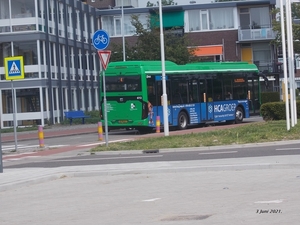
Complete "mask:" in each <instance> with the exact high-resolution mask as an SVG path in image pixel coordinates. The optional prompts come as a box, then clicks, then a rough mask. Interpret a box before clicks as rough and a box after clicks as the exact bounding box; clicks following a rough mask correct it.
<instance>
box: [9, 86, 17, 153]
mask: <svg viewBox="0 0 300 225" xmlns="http://www.w3.org/2000/svg"><path fill="white" fill-rule="evenodd" d="M11 94H12V98H11V102H12V105H13V118H14V135H15V151H17V150H18V141H17V122H16V120H17V119H16V104H15V103H16V99H15V98H16V95H15V91H14V85H13V81H12V80H11Z"/></svg>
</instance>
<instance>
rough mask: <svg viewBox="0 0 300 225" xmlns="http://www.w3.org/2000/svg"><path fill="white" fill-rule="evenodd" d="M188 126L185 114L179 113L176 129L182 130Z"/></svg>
mask: <svg viewBox="0 0 300 225" xmlns="http://www.w3.org/2000/svg"><path fill="white" fill-rule="evenodd" d="M187 125H188V117H187V115H186V113H185V112H180V113H179V115H178V129H179V130H184V129H186V128H187Z"/></svg>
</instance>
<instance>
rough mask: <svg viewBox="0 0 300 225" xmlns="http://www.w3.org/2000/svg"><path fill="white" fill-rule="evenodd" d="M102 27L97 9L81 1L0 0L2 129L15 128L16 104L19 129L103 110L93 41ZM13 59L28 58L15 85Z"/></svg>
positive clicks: (0, 110) (0, 116) (0, 119)
mask: <svg viewBox="0 0 300 225" xmlns="http://www.w3.org/2000/svg"><path fill="white" fill-rule="evenodd" d="M98 27H99V19H98V16H97V12H96V9H95V8H94V7H91V6H89V5H87V4H84V3H82V2H81V1H80V0H65V1H59V0H26V1H24V0H0V90H1V91H0V99H1V104H0V123H1V124H0V126H1V128H4V127H11V126H13V115H14V113H13V104H14V103H15V105H16V114H15V115H16V120H17V125H18V126H26V125H39V124H41V125H45V124H47V123H50V124H55V123H60V122H61V121H62V120H63V117H64V111H69V110H79V109H80V110H88V111H90V110H95V109H99V97H98V83H99V82H98V74H99V68H100V63H99V57H98V56H97V55H96V51H95V49H94V48H93V47H92V45H91V41H90V40H91V38H92V35H93V33H94V32H95V30H97V29H98ZM12 56H23V58H24V71H25V77H24V79H21V80H15V81H12V82H11V81H8V80H5V76H4V74H5V70H4V66H5V65H4V59H5V58H6V57H12ZM12 91H13V92H12ZM12 93H15V96H16V98H15V100H14V99H13V98H12V96H13V94H12Z"/></svg>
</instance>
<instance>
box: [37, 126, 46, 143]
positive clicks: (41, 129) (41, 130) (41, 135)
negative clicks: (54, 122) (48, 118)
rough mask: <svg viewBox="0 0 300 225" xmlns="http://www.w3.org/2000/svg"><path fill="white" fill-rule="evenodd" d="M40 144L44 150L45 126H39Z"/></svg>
mask: <svg viewBox="0 0 300 225" xmlns="http://www.w3.org/2000/svg"><path fill="white" fill-rule="evenodd" d="M38 133H39V144H40V148H44V147H45V145H44V131H43V126H39V132H38Z"/></svg>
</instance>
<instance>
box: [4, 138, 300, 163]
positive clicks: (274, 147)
mask: <svg viewBox="0 0 300 225" xmlns="http://www.w3.org/2000/svg"><path fill="white" fill-rule="evenodd" d="M299 143H300V142H299V141H291V142H282V144H279V142H277V143H276V144H271V145H270V144H269V145H268V144H257V145H252V144H246V145H240V146H238V145H237V146H223V147H222V146H221V147H210V148H198V149H197V148H194V149H179V150H178V149H177V150H176V149H170V150H162V151H160V152H157V153H145V152H143V151H142V152H141V151H134V150H133V151H125V152H113V153H109V152H104V153H98V154H95V155H90V154H85V155H81V154H79V155H77V156H72V157H60V158H59V157H58V158H57V157H54V158H44V159H43V158H40V159H35V160H34V161H30V162H28V161H23V162H22V163H19V164H15V165H7V166H5V167H6V168H25V167H43V168H50V167H62V166H81V165H105V164H124V163H141V162H170V161H191V160H214V159H226V158H231V159H236V158H246V157H262V156H278V155H299V154H300V147H299Z"/></svg>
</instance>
